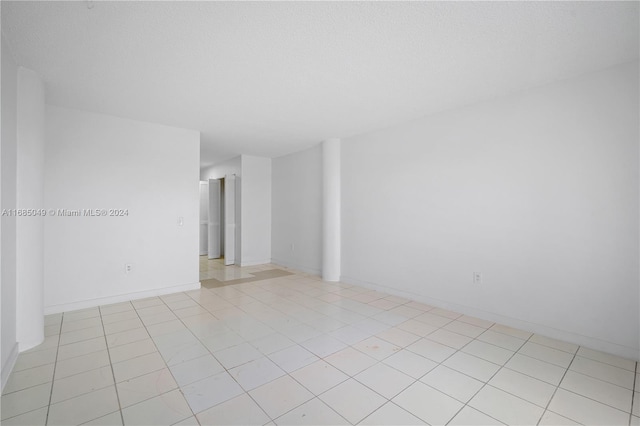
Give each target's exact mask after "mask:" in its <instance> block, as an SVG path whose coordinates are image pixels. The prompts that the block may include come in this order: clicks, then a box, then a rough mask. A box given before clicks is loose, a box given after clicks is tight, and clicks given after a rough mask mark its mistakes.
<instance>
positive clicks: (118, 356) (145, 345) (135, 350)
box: [109, 339, 158, 364]
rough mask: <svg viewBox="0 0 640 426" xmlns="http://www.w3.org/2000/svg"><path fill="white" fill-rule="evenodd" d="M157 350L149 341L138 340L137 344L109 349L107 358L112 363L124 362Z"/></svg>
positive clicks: (151, 341)
mask: <svg viewBox="0 0 640 426" xmlns="http://www.w3.org/2000/svg"><path fill="white" fill-rule="evenodd" d="M157 351H158V349H157V348H156V345H155V344H154V343H153V340H151V339H144V340H138V341H137V342H132V343H127V344H125V345H120V346H115V347H113V348H109V356H110V357H111V362H112V363H114V364H115V363H117V362H122V361H126V360H128V359H131V358H136V357H139V356H142V355H147V354H150V353H153V352H157Z"/></svg>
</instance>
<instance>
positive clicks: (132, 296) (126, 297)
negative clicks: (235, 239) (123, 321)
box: [44, 281, 200, 315]
mask: <svg viewBox="0 0 640 426" xmlns="http://www.w3.org/2000/svg"><path fill="white" fill-rule="evenodd" d="M199 288H200V281H198V282H196V283H191V284H183V285H177V286H172V287H162V288H157V289H153V290H146V291H139V292H134V293H125V294H118V295H115V296H107V297H100V298H97V299H89V300H82V301H78V302H71V303H62V304H59V305H51V306H45V308H44V314H45V315H50V314H57V313H60V312H68V311H76V310H78V309H87V308H94V307H96V306H100V305H111V304H113V303H120V302H128V301H130V300H137V299H146V298H147V297H156V296H163V295H165V294H171V293H180V292H183V291H191V290H198V289H199Z"/></svg>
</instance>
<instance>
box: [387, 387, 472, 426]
mask: <svg viewBox="0 0 640 426" xmlns="http://www.w3.org/2000/svg"><path fill="white" fill-rule="evenodd" d="M392 402H394V403H395V404H397V405H399V406H400V407H401V408H404V409H405V410H407V411H408V412H410V413H411V414H413V415H414V416H416V417H418V418H420V419H421V420H423V421H425V422H427V423H429V424H446V423H447V422H449V420H451V419H452V418H453V417H454V416H455V415H456V413H457V412H458V411H459V410H460V409H461V408H462V407H463V405H464V404H462V403H461V402H460V401H457V400H455V399H453V398H451V397H450V396H448V395H445V394H444V393H442V392H440V391H438V390H436V389H434V388H432V387H430V386H427V385H425V384H424V383H421V382H416V383H414V384H412V385H411V386H409V387H408V388H407V389H405V390H404V391H403V392H402V393H400V395H398V396H396V397H395V398H394V399H393V400H392Z"/></svg>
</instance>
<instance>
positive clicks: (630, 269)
mask: <svg viewBox="0 0 640 426" xmlns="http://www.w3.org/2000/svg"><path fill="white" fill-rule="evenodd" d="M638 128H639V108H638V63H637V62H636V63H632V64H626V65H621V66H618V67H615V68H611V69H607V70H604V71H602V72H598V73H593V74H589V75H584V76H582V77H580V78H575V79H571V80H567V81H563V82H559V83H556V84H552V85H547V86H543V87H540V88H536V89H531V90H528V91H525V92H522V93H518V94H514V95H511V96H508V97H504V98H499V99H496V100H493V101H490V102H484V103H481V104H477V105H472V106H469V107H465V108H459V109H455V110H451V111H448V112H443V113H440V114H437V115H433V116H430V117H426V118H424V119H421V120H418V121H414V122H411V123H407V124H403V125H399V126H396V127H392V128H388V129H386V130H381V131H377V132H373V133H370V134H366V135H362V136H358V137H352V138H347V139H343V152H342V206H343V209H342V224H343V228H342V278H343V281H346V282H352V283H361V284H366V285H370V286H379V287H380V288H382V289H385V290H387V291H390V292H393V293H397V294H404V295H408V296H410V297H413V298H417V299H420V300H424V301H427V302H430V303H432V304H434V305H437V306H443V307H449V308H452V309H455V310H459V311H462V312H467V313H470V314H473V315H478V316H481V317H485V318H490V319H494V320H500V321H502V322H506V323H508V324H512V325H515V326H519V327H523V328H525V329H529V330H532V331H537V332H541V333H543V334H546V335H550V336H551V337H558V338H563V339H566V340H569V341H573V342H576V343H579V344H583V345H586V346H590V347H594V348H596V349H602V350H606V351H608V352H612V353H617V354H620V355H623V356H627V357H637V356H638V335H639V330H638V328H639V324H638V310H639V309H638V308H639V307H638V300H639V295H638V290H639V289H638V282H639V279H638V278H639V277H638V256H639V250H638V235H639V234H638V217H639V214H638V213H639V211H638V201H639V185H638V180H639V176H638V154H639V152H638V151H639V150H638V144H639V142H638V141H639V134H638ZM474 271H478V272H482V274H483V282H482V284H480V285H477V284H475V285H474V284H473V283H472V273H473V272H474Z"/></svg>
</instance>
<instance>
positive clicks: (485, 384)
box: [442, 336, 544, 424]
mask: <svg viewBox="0 0 640 426" xmlns="http://www.w3.org/2000/svg"><path fill="white" fill-rule="evenodd" d="M530 338H531V336H529V339H530ZM529 339H527V340H526V341H528V340H529ZM526 341H525V343H526ZM469 343H471V342H469ZM523 345H524V343H523ZM503 349H504V348H503ZM465 353H466V352H465ZM516 353H517V352H514V353H513V354H512V355H511V356H510V357H509V359H508V360H507V361H506V362H505V363H504V365H506V364H507V363H508V362H509V361H510V360H511V359H512V358H513V357H514V356H515V355H516ZM454 354H455V353H454ZM454 354H451V356H453V355H454ZM467 355H471V356H475V355H472V354H467ZM451 356H450V357H451ZM450 357H448V358H447V359H449V358H450ZM476 358H479V357H476ZM479 359H482V358H479ZM445 361H446V360H444V361H442V365H444V362H445ZM487 362H491V361H487ZM492 364H495V363H492ZM495 365H498V364H495ZM504 365H498V366H499V368H498V369H497V370H496V372H495V373H493V374H492V375H491V377H489V378H488V379H487V380H486V381H484V382H483V381H482V380H479V379H476V378H475V377H473V378H474V379H476V380H478V381H480V382H482V386H480V389H478V391H477V392H476V393H474V394H473V395H472V396H471V397H470V398H469V399H468V400H467V402H465V403H464V405H463V406H462V408H460V410H458V413H460V411H462V410H463V409H464V408H465V407H467V406H468V407H470V408H472V409H474V410H476V411H479V412H481V413H482V414H484V415H486V416H489V417H491V418H494V417H493V416H490V415H489V414H487V413H485V412H483V411H481V410H479V409H478V408H476V407H473V406H471V405H469V402H471V401H473V399H474V398H475V397H476V396H477V395H478V394H479V393H480V392H482V390H483V389H484V388H486V387H487V386H491V387H492V388H494V389H498V390H500V391H502V392H505V393H507V394H509V395H511V396H514V397H516V398H518V399H521V400H523V401H525V402H528V403H530V404H531V402H530V401H527V400H525V399H524V398H521V397H519V396H517V395H514V394H512V393H510V392H507V391H504V390H502V389H499V388H496V387H495V386H493V385H489V382H490V381H491V380H492V379H493V378H494V377H495V376H496V375H497V374H498V373H499V372H500V371H501V370H502V369H503V368H506V367H505V366H504ZM445 367H447V366H446V365H445ZM448 368H451V367H448ZM452 370H455V369H453V368H452ZM455 371H458V370H455ZM458 372H459V373H461V374H465V373H462V372H460V371H458ZM469 377H471V376H469ZM534 405H535V404H534ZM458 413H456V414H455V415H454V416H453V417H452V418H451V419H454V418H455V416H457V415H458ZM543 415H544V409H543V411H542V415H541V418H542V416H543ZM496 420H498V419H496ZM498 421H499V422H500V423H502V421H501V420H498ZM539 422H540V419H538V421H537V422H536V424H537V423H539Z"/></svg>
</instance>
